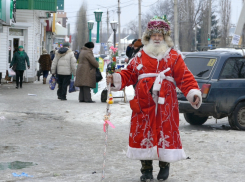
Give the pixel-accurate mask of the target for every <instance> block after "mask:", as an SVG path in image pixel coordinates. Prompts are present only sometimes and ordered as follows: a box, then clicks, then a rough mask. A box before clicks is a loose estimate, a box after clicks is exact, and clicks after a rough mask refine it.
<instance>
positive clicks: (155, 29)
mask: <svg viewBox="0 0 245 182" xmlns="http://www.w3.org/2000/svg"><path fill="white" fill-rule="evenodd" d="M154 33H162V34H163V35H164V36H170V35H171V31H170V23H169V21H168V20H167V16H166V15H164V16H163V17H158V16H155V17H154V18H153V19H151V20H150V21H149V22H148V25H147V28H146V30H145V32H144V34H143V36H142V43H143V44H144V45H146V44H148V42H149V40H150V37H151V35H152V34H154Z"/></svg>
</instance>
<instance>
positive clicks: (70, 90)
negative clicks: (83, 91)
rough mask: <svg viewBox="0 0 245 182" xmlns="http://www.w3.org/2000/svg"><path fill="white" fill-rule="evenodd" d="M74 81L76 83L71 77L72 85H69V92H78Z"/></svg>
mask: <svg viewBox="0 0 245 182" xmlns="http://www.w3.org/2000/svg"><path fill="white" fill-rule="evenodd" d="M74 83H75V81H74V79H71V81H70V85H69V93H72V92H76V88H75V84H74Z"/></svg>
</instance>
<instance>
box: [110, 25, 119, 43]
mask: <svg viewBox="0 0 245 182" xmlns="http://www.w3.org/2000/svg"><path fill="white" fill-rule="evenodd" d="M117 25H118V23H117V21H112V22H111V28H112V30H113V32H114V47H116V32H117Z"/></svg>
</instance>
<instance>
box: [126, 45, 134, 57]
mask: <svg viewBox="0 0 245 182" xmlns="http://www.w3.org/2000/svg"><path fill="white" fill-rule="evenodd" d="M133 52H134V48H133V47H130V46H128V47H127V50H126V56H128V59H129V58H131V57H132V54H133Z"/></svg>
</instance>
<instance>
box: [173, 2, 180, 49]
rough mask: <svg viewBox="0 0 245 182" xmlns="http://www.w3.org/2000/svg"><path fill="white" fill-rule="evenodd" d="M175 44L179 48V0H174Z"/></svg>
mask: <svg viewBox="0 0 245 182" xmlns="http://www.w3.org/2000/svg"><path fill="white" fill-rule="evenodd" d="M174 44H175V47H176V48H177V49H179V22H178V0H174Z"/></svg>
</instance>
